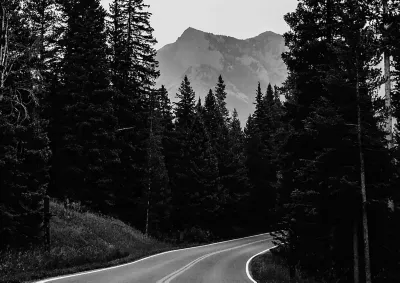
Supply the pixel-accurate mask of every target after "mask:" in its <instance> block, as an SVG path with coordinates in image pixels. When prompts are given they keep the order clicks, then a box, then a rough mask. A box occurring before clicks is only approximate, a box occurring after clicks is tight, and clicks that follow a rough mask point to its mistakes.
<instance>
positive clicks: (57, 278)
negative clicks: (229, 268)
mask: <svg viewBox="0 0 400 283" xmlns="http://www.w3.org/2000/svg"><path fill="white" fill-rule="evenodd" d="M267 234H269V233H263V234H258V235H254V236H249V237H243V238H239V239H233V240H228V241H222V242H217V243H212V244H207V245H202V246H195V247H190V248H184V249H175V250H171V251H166V252H163V253H159V254H155V255H152V256H148V257H145V258H142V259H139V260H136V261H134V262H129V263H125V264H121V265H117V266H112V267H107V268H101V269H95V270H91V271H85V272H79V273H74V274H70V275H63V276H58V277H53V278H48V279H44V280H41V281H37V283H48V282H52V281H56V280H64V279H69V278H73V277H78V276H86V275H90V274H95V273H100V272H104V271H109V270H113V269H117V268H123V267H127V266H129V265H134V264H137V263H140V262H142V261H145V260H149V259H152V258H154V257H159V256H162V255H166V254H169V253H173V252H181V251H187V250H192V249H199V248H206V247H209V246H213V245H220V244H226V243H230V242H234V241H238V240H245V239H251V238H255V237H259V236H263V235H267ZM261 241H265V240H261ZM256 242H260V241H256ZM248 244H254V242H251V243H246V244H244V245H241V246H242V247H243V246H246V245H248ZM233 248H239V247H238V246H234V247H233ZM228 250H232V248H228V249H225V250H223V251H228ZM219 252H221V250H219V251H217V252H213V253H207V254H206V255H203V256H201V257H199V258H197V259H196V260H193V261H192V262H191V263H189V264H187V265H186V269H185V270H187V269H188V268H190V267H191V266H192V265H194V264H196V263H197V262H198V261H201V260H202V259H205V258H206V257H208V256H211V255H213V254H216V253H219ZM190 264H192V265H190ZM189 265H190V266H189ZM181 269H182V268H181ZM181 271H182V270H181ZM176 272H178V270H177V271H176ZM176 272H173V274H175V273H176ZM169 276H173V275H172V273H171V274H169ZM166 279H167V278H166Z"/></svg>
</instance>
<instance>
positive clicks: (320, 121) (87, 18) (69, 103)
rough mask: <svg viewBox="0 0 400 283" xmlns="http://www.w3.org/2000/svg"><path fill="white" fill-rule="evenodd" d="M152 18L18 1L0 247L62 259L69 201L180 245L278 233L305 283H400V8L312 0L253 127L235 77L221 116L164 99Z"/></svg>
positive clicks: (119, 4) (7, 90)
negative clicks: (49, 251) (51, 242)
mask: <svg viewBox="0 0 400 283" xmlns="http://www.w3.org/2000/svg"><path fill="white" fill-rule="evenodd" d="M147 8H148V5H147V4H146V3H144V1H143V0H113V1H112V3H111V4H110V7H109V11H106V10H105V9H104V8H103V7H102V6H101V4H100V1H99V0H0V239H1V240H0V250H5V249H14V250H24V249H25V250H26V249H30V248H31V247H32V246H43V248H44V249H45V248H46V245H48V240H46V239H47V238H48V235H47V234H48V225H49V219H48V218H49V217H50V214H49V211H48V207H49V206H48V201H49V199H53V200H58V201H60V202H63V203H64V204H65V205H66V206H67V205H70V204H71V203H77V204H79V205H80V206H82V207H84V208H85V209H88V210H91V211H96V212H99V213H101V214H104V215H108V216H112V217H115V218H117V219H120V220H123V221H124V222H125V223H129V224H130V225H132V226H133V227H136V228H138V229H140V230H141V231H143V232H144V233H145V234H146V235H149V236H152V237H155V238H158V239H161V240H163V241H173V242H174V241H177V242H179V241H183V240H185V241H191V240H194V239H197V240H198V239H199V238H200V239H201V240H202V241H214V240H218V239H228V238H233V237H239V236H244V235H251V234H255V233H261V232H268V231H274V233H273V234H274V237H275V242H276V243H277V244H279V245H280V248H279V250H278V252H279V253H280V254H281V255H282V257H284V258H285V261H286V262H287V265H288V266H289V268H290V272H291V274H294V273H296V271H297V270H298V269H301V270H302V271H303V272H305V273H306V274H309V275H310V276H313V277H316V278H320V279H321V280H326V281H328V282H356V283H358V282H367V283H370V282H398V280H399V278H400V243H399V241H398V239H399V237H400V228H399V226H398V223H399V221H400V206H399V203H400V191H399V187H400V170H399V169H400V166H399V165H398V160H399V158H400V146H399V141H400V132H399V129H400V128H399V127H398V124H397V121H398V120H399V119H400V72H399V71H398V70H400V45H399V42H400V1H398V0H383V1H378V0H368V1H367V0H359V1H349V0H341V1H333V0H299V1H298V6H297V9H296V11H294V12H292V13H288V14H286V16H285V21H286V23H287V24H288V25H289V27H290V31H289V32H287V33H285V34H284V39H285V45H286V46H287V51H286V52H285V53H283V54H282V58H283V60H284V62H285V64H286V66H287V69H288V77H287V79H286V81H285V82H284V84H283V85H282V86H279V87H277V86H271V85H268V87H267V89H262V88H261V86H260V84H258V86H257V85H255V86H254V96H255V98H256V99H255V101H256V102H255V112H254V113H253V114H252V115H250V116H249V117H248V120H247V123H246V125H240V121H239V119H238V113H237V111H236V110H233V111H230V110H229V109H228V107H227V105H226V102H225V100H226V96H227V92H226V85H225V82H224V79H223V77H221V76H219V79H218V81H217V82H216V84H215V88H214V89H210V91H209V92H208V94H207V95H206V97H205V100H204V102H203V101H201V100H200V99H198V100H197V99H196V97H198V96H199V95H198V94H195V93H194V91H193V89H192V87H191V83H190V78H188V77H186V76H185V77H184V78H183V79H182V82H181V85H180V88H179V91H178V93H176V94H169V93H168V91H167V89H166V88H165V87H164V86H162V87H161V88H156V87H155V80H156V79H157V77H158V76H159V72H158V70H157V67H158V62H157V61H156V59H155V56H156V50H155V49H154V44H155V43H156V39H155V38H154V36H153V28H152V27H151V24H150V18H151V13H150V12H148V9H147ZM380 65H382V66H383V68H380V67H379V66H380ZM380 88H384V94H383V95H382V93H381V92H379V89H380ZM171 95H174V96H176V98H177V102H175V103H171V101H170V99H169V97H171Z"/></svg>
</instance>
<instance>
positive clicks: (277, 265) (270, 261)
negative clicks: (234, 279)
mask: <svg viewBox="0 0 400 283" xmlns="http://www.w3.org/2000/svg"><path fill="white" fill-rule="evenodd" d="M250 273H251V276H252V277H253V279H254V280H255V281H257V282H258V283H290V276H289V268H288V267H287V266H286V264H285V262H284V261H283V259H282V258H280V257H279V256H278V255H275V254H274V253H271V252H266V253H264V254H261V255H259V256H256V257H255V258H253V259H252V261H251V262H250ZM298 274H299V272H297V276H296V278H295V282H296V283H317V282H316V281H314V280H313V279H308V278H301V276H299V275H298Z"/></svg>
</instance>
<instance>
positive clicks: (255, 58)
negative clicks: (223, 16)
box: [157, 28, 287, 125]
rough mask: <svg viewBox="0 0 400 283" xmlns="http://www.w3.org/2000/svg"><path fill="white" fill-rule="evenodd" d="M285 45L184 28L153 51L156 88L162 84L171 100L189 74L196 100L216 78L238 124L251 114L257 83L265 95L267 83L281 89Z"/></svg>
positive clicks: (269, 36)
mask: <svg viewBox="0 0 400 283" xmlns="http://www.w3.org/2000/svg"><path fill="white" fill-rule="evenodd" d="M284 49H285V46H284V40H283V37H282V36H281V35H279V34H275V33H273V32H269V31H268V32H265V33H262V34H260V35H258V36H256V37H254V38H249V39H246V40H241V39H236V38H233V37H229V36H223V35H214V34H211V33H205V32H202V31H199V30H196V29H193V28H188V29H186V30H185V31H184V32H183V34H182V35H181V36H180V37H179V38H178V39H177V40H176V42H174V43H172V44H168V45H166V46H164V47H163V48H161V49H160V50H158V52H157V60H158V61H159V62H160V66H159V69H160V72H161V76H160V77H159V79H158V80H157V86H161V85H162V84H163V85H165V87H166V88H167V90H168V91H169V94H170V97H171V99H172V101H175V100H176V99H175V93H176V92H177V90H178V88H179V85H180V83H181V81H182V78H183V76H184V75H188V77H189V79H190V81H191V82H192V86H193V88H194V90H195V92H196V95H197V96H199V95H200V97H202V98H204V97H205V95H206V94H207V92H208V90H209V89H210V88H214V86H215V84H216V81H217V78H218V76H219V75H220V74H221V75H222V76H223V78H224V80H225V82H226V84H227V92H228V97H227V104H228V107H229V108H230V109H233V108H237V109H238V111H239V116H240V119H241V121H242V125H243V123H244V121H245V120H246V119H247V116H248V115H249V113H251V112H252V111H253V110H254V105H253V102H254V97H255V90H256V87H257V83H258V81H260V82H261V86H262V87H263V89H264V90H265V88H266V86H267V85H268V83H271V84H272V85H274V84H276V85H281V83H282V82H283V81H284V79H285V78H286V74H287V70H286V66H285V65H284V63H283V61H282V59H281V54H282V52H283V51H284Z"/></svg>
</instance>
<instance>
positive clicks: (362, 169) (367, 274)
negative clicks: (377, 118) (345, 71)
mask: <svg viewBox="0 0 400 283" xmlns="http://www.w3.org/2000/svg"><path fill="white" fill-rule="evenodd" d="M358 68H359V66H358V59H357V58H356V94H357V126H358V127H357V138H358V147H359V154H360V177H361V180H360V181H361V196H362V224H363V235H364V258H365V282H366V283H371V263H370V257H369V239H368V218H367V191H366V185H365V165H364V152H363V145H362V127H361V97H360V86H359V73H358Z"/></svg>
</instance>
